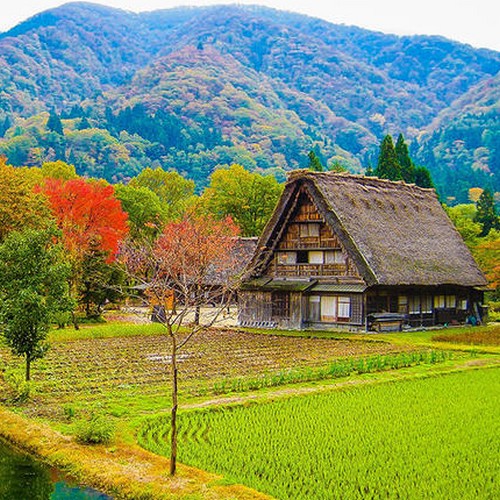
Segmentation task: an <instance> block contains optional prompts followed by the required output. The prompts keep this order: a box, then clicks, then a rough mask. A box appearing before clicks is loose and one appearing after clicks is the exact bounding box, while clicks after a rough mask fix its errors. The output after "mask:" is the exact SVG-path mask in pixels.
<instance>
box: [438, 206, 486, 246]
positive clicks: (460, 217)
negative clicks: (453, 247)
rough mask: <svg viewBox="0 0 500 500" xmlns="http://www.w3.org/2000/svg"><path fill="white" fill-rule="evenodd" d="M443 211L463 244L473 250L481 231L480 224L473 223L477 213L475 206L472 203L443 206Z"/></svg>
mask: <svg viewBox="0 0 500 500" xmlns="http://www.w3.org/2000/svg"><path fill="white" fill-rule="evenodd" d="M444 209H445V210H446V213H447V214H448V216H449V217H450V219H451V221H452V222H453V224H454V226H455V227H456V228H457V230H458V232H459V233H460V235H461V236H462V238H463V240H464V241H465V244H466V245H467V246H468V247H469V248H470V249H472V248H474V247H475V246H476V245H477V241H478V238H479V235H480V234H481V230H482V227H481V224H479V223H478V222H474V219H475V217H476V212H477V210H476V206H475V205H474V204H472V203H471V204H460V205H455V206H454V207H447V206H446V205H445V206H444Z"/></svg>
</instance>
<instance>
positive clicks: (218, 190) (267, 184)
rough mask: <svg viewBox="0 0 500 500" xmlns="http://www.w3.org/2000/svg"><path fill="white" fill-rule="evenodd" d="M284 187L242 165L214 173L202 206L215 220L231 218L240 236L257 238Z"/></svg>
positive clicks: (274, 180) (272, 177)
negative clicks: (249, 170)
mask: <svg viewBox="0 0 500 500" xmlns="http://www.w3.org/2000/svg"><path fill="white" fill-rule="evenodd" d="M282 190H283V186H282V185H281V184H279V183H278V181H277V180H276V179H275V178H274V176H272V175H260V174H258V173H252V172H248V171H247V170H245V169H244V168H243V167H242V166H241V165H231V167H229V168H221V169H219V170H216V171H215V172H214V173H213V174H212V175H211V176H210V185H209V186H208V187H207V188H206V189H205V192H204V193H203V196H202V198H201V200H200V201H201V205H202V206H204V207H206V209H207V210H208V212H210V213H211V214H212V215H214V216H215V217H216V218H218V219H223V218H224V217H227V216H230V217H231V218H232V219H233V221H234V222H235V223H236V225H237V226H238V227H239V229H240V231H241V234H242V236H257V235H259V234H260V233H261V231H262V229H263V228H264V226H265V225H266V223H267V221H268V220H269V217H270V216H271V214H272V212H273V210H274V207H275V206H276V203H277V202H278V199H279V197H280V195H281V192H282Z"/></svg>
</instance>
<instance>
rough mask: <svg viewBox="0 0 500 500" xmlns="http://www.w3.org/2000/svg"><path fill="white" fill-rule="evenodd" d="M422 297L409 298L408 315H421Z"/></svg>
mask: <svg viewBox="0 0 500 500" xmlns="http://www.w3.org/2000/svg"><path fill="white" fill-rule="evenodd" d="M420 312H421V309H420V296H418V295H417V296H412V297H410V298H409V304H408V313H409V314H420Z"/></svg>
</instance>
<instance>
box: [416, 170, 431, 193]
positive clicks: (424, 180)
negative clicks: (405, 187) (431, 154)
mask: <svg viewBox="0 0 500 500" xmlns="http://www.w3.org/2000/svg"><path fill="white" fill-rule="evenodd" d="M415 184H416V185H417V186H420V187H423V188H433V187H434V183H433V182H432V177H431V173H430V172H429V169H427V168H425V167H415Z"/></svg>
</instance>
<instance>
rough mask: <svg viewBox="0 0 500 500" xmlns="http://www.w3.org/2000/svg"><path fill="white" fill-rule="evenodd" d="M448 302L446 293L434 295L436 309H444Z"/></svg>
mask: <svg viewBox="0 0 500 500" xmlns="http://www.w3.org/2000/svg"><path fill="white" fill-rule="evenodd" d="M445 304H446V296H445V295H435V296H434V309H444V307H445Z"/></svg>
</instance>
